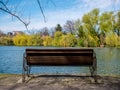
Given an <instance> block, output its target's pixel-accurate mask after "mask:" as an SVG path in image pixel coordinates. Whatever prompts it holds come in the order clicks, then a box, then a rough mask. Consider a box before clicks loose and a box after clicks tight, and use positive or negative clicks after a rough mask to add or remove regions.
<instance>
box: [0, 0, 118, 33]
mask: <svg viewBox="0 0 120 90" xmlns="http://www.w3.org/2000/svg"><path fill="white" fill-rule="evenodd" d="M0 1H1V0H0ZM2 1H6V0H2ZM40 2H41V6H42V8H43V11H44V15H45V19H46V22H45V21H44V17H43V15H42V13H41V11H40V8H39V5H38V3H37V1H36V0H9V2H8V4H7V5H8V7H9V8H10V9H11V10H12V11H13V12H14V11H16V13H17V15H18V16H20V17H21V18H22V19H23V20H24V21H28V20H30V24H29V26H28V29H29V30H39V29H41V28H44V27H48V28H52V27H55V26H56V25H57V24H61V26H63V25H64V24H65V23H66V21H67V20H77V19H81V18H82V16H83V15H84V14H85V13H87V12H90V11H91V10H93V9H94V8H99V9H100V11H101V12H105V11H117V10H120V0H40ZM0 7H1V5H0ZM29 18H30V19H29ZM0 30H1V31H3V32H12V31H25V30H26V28H25V26H24V25H23V23H21V22H20V21H19V20H18V19H16V18H14V17H12V16H11V15H9V14H7V13H5V12H3V11H1V10H0Z"/></svg>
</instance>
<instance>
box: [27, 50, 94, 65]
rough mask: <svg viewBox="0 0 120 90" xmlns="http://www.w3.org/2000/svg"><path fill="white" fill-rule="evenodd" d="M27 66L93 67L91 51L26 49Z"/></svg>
mask: <svg viewBox="0 0 120 90" xmlns="http://www.w3.org/2000/svg"><path fill="white" fill-rule="evenodd" d="M26 59H27V64H28V65H43V66H44V65H46V66H49V65H54V66H64V65H65V66H79V65H86V66H87V65H88V66H89V65H93V49H78V48H77V49H74V48H65V49H26Z"/></svg>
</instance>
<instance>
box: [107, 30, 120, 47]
mask: <svg viewBox="0 0 120 90" xmlns="http://www.w3.org/2000/svg"><path fill="white" fill-rule="evenodd" d="M105 41H106V44H107V46H110V47H116V46H120V37H118V35H117V34H116V33H114V32H109V33H107V36H106V38H105Z"/></svg>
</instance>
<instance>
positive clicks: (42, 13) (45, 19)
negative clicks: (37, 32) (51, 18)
mask: <svg viewBox="0 0 120 90" xmlns="http://www.w3.org/2000/svg"><path fill="white" fill-rule="evenodd" d="M37 3H38V5H39V8H40V11H41V13H42V15H43V17H44V21H45V22H46V17H45V15H44V12H43V9H42V6H41V3H40V1H39V0H37Z"/></svg>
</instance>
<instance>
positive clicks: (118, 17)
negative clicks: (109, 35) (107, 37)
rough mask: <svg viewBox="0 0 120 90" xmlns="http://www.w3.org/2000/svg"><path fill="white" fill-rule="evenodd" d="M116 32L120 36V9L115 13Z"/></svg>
mask: <svg viewBox="0 0 120 90" xmlns="http://www.w3.org/2000/svg"><path fill="white" fill-rule="evenodd" d="M114 29H115V32H116V33H117V35H118V36H120V11H118V12H117V14H116V15H115V28H114Z"/></svg>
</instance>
